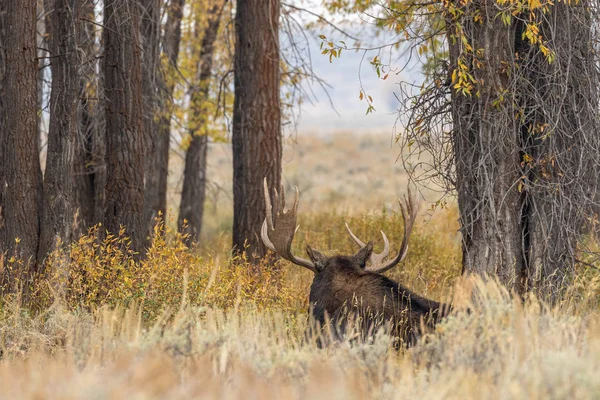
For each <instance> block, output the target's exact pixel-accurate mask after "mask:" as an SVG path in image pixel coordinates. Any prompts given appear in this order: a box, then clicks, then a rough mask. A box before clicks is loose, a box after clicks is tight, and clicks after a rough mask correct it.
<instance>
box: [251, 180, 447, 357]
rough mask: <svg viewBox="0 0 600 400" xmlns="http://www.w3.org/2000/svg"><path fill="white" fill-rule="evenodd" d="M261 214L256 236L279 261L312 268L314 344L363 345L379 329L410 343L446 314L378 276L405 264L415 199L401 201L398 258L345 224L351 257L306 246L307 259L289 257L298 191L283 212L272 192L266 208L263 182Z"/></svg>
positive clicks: (311, 333) (440, 306)
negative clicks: (375, 248) (379, 250)
mask: <svg viewBox="0 0 600 400" xmlns="http://www.w3.org/2000/svg"><path fill="white" fill-rule="evenodd" d="M264 190H265V202H266V214H267V217H266V219H265V221H264V223H263V226H262V230H261V237H262V240H263V242H264V243H265V245H266V246H267V247H268V248H269V249H270V250H272V251H274V252H276V253H277V254H279V255H280V256H281V257H282V258H284V259H286V260H288V261H291V262H292V263H294V264H296V265H300V266H303V267H305V268H308V269H309V270H311V271H312V272H313V273H314V274H315V276H314V279H313V282H312V285H311V288H310V308H311V309H310V313H311V315H312V318H311V320H312V321H311V323H310V324H309V332H308V333H309V336H310V337H312V338H314V339H316V341H317V343H318V344H319V346H323V345H327V344H329V343H331V342H336V341H342V340H359V341H362V342H365V341H368V340H370V339H372V338H373V337H374V335H375V334H376V333H377V332H379V331H381V330H383V331H384V332H386V333H388V334H390V335H391V336H392V338H393V339H394V346H395V347H401V346H403V345H411V344H413V343H414V342H415V340H416V339H417V338H418V337H419V336H420V335H421V334H422V333H423V330H424V329H430V328H432V327H433V326H434V325H435V324H436V323H437V322H438V321H439V320H440V318H441V317H443V316H444V315H445V314H446V313H447V312H448V310H449V307H448V306H447V305H444V304H441V303H438V302H436V301H433V300H429V299H426V298H424V297H421V296H418V295H416V294H415V293H412V292H411V291H410V290H409V289H407V288H405V287H403V286H402V285H400V284H399V283H397V282H394V281H393V280H391V279H389V278H387V277H385V276H384V275H381V274H382V273H383V272H385V271H388V270H390V269H391V268H393V267H395V266H396V265H398V264H399V263H400V262H402V261H403V260H404V258H405V257H406V254H407V251H408V240H409V237H410V234H411V231H412V228H413V225H414V222H415V219H416V217H417V207H415V204H414V199H413V198H412V197H411V196H410V193H409V196H408V197H406V198H405V199H404V200H405V201H404V203H402V202H399V203H400V210H401V212H402V218H403V221H404V238H403V240H402V245H401V246H400V251H399V252H398V254H397V255H396V256H395V257H393V258H391V259H389V260H386V259H387V258H388V255H389V248H390V246H389V241H388V239H387V237H386V235H385V233H383V232H381V234H382V236H383V241H384V250H383V252H382V253H380V254H377V253H374V252H373V244H372V242H368V243H366V244H365V243H364V242H362V241H361V240H360V239H359V238H357V237H356V236H355V235H354V234H353V233H352V231H351V230H350V228H349V227H348V225H347V224H346V229H347V230H348V233H349V234H350V237H351V238H352V239H353V240H354V242H355V243H356V244H357V245H358V246H359V247H360V250H358V252H357V253H356V254H354V255H351V256H343V255H339V256H333V257H327V256H325V255H323V254H321V253H320V252H319V251H317V250H314V249H312V248H311V247H310V246H307V247H306V252H307V253H308V257H309V259H308V260H307V259H304V258H300V257H296V256H295V255H293V254H292V251H291V245H292V240H293V238H294V234H295V232H296V230H297V225H296V217H297V208H298V197H299V194H298V188H296V196H295V200H294V204H293V206H292V208H291V209H290V210H288V211H285V210H284V207H285V200H284V194H283V188H282V189H281V196H279V195H278V193H277V191H275V193H274V202H275V204H274V207H273V206H272V205H271V200H270V197H269V192H268V187H267V182H266V180H265V183H264Z"/></svg>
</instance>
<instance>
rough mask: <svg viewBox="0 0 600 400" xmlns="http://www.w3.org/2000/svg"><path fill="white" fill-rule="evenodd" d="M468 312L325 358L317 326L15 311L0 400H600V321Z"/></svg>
mask: <svg viewBox="0 0 600 400" xmlns="http://www.w3.org/2000/svg"><path fill="white" fill-rule="evenodd" d="M455 302H456V304H459V303H460V304H462V305H468V306H470V307H471V308H472V309H473V312H472V313H471V314H470V315H466V314H464V313H458V314H457V315H455V316H452V317H450V318H448V319H447V320H446V321H445V322H444V323H443V324H442V325H440V326H439V327H438V329H437V331H436V332H435V333H433V334H430V335H428V336H427V337H426V338H424V339H423V340H421V342H420V343H419V344H418V345H417V346H416V347H414V348H412V349H410V350H408V351H401V352H400V353H398V352H396V351H394V350H392V349H390V347H389V343H388V340H386V338H385V337H383V336H382V337H378V338H377V340H376V341H375V343H374V344H372V345H368V346H365V345H354V346H350V345H349V344H348V343H342V344H340V345H339V346H337V347H334V348H329V349H324V350H320V349H317V348H315V347H314V346H313V345H309V344H306V343H304V342H303V340H302V334H301V332H302V331H303V328H304V325H305V315H302V314H297V313H289V312H283V311H277V310H258V309H256V308H254V307H251V306H250V307H247V306H246V305H241V306H239V307H237V308H232V309H229V310H227V311H223V310H219V309H215V308H212V307H210V306H184V307H183V308H181V309H179V310H173V311H172V314H169V313H168V312H167V313H164V314H162V315H161V316H160V318H158V319H157V320H156V321H155V322H154V323H152V324H149V325H145V324H144V323H143V317H142V314H143V312H142V310H141V308H140V307H139V305H138V304H137V303H132V304H130V306H129V307H128V308H122V307H116V308H110V307H108V306H105V307H100V308H97V309H95V310H94V311H93V312H91V313H73V312H67V311H66V310H65V309H63V308H62V307H61V306H60V305H59V304H55V305H54V306H53V307H51V308H50V309H49V310H47V312H45V313H44V314H42V315H39V316H37V317H29V316H27V315H26V314H23V310H22V309H20V308H19V306H18V304H15V303H11V304H8V305H6V307H5V308H4V309H3V314H2V325H0V336H1V337H2V351H3V358H2V361H0V382H3V384H2V386H1V388H0V397H2V398H10V399H21V398H22V399H28V398H35V399H40V398H98V399H104V398H111V399H112V398H143V399H146V398H210V399H213V398H227V399H236V398H240V399H247V398H256V399H270V398H272V399H294V398H310V399H321V398H323V399H328V400H330V399H333V398H335V399H337V398H339V399H348V398H350V399H353V398H354V399H364V398H373V399H377V398H390V397H391V398H405V396H411V397H412V398H427V399H438V398H439V399H442V398H443V399H446V398H449V399H465V398H511V399H513V398H539V399H547V398H565V399H567V398H568V399H572V398H590V399H591V398H597V396H598V394H599V393H600V329H599V327H600V325H599V322H600V320H599V319H598V315H597V314H595V313H593V312H590V310H589V309H584V310H582V309H581V308H579V307H578V305H577V304H570V305H563V306H561V307H558V308H548V307H545V306H544V305H543V304H540V303H539V302H537V301H536V300H535V299H529V300H528V301H527V302H525V303H524V304H523V303H522V302H521V301H520V300H515V299H514V298H513V297H511V296H510V295H509V294H508V293H507V292H506V291H505V290H504V289H503V288H501V287H499V286H497V285H495V284H494V283H493V282H488V283H484V282H483V281H482V280H480V279H470V280H466V281H463V282H461V284H460V285H459V286H458V287H457V291H456V295H455Z"/></svg>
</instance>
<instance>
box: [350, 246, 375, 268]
mask: <svg viewBox="0 0 600 400" xmlns="http://www.w3.org/2000/svg"><path fill="white" fill-rule="evenodd" d="M371 253H373V242H371V241H369V243H367V244H366V245H365V247H363V248H361V249H360V250H359V251H358V253H356V254H355V255H354V260H355V261H356V262H357V263H358V265H360V267H361V268H365V267H366V266H367V260H368V259H369V257H371Z"/></svg>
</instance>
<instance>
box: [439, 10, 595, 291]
mask: <svg viewBox="0 0 600 400" xmlns="http://www.w3.org/2000/svg"><path fill="white" fill-rule="evenodd" d="M470 7H478V11H479V15H480V16H481V17H482V18H483V22H473V19H472V16H473V15H475V9H470V10H468V11H467V12H465V13H464V17H462V19H461V21H460V22H461V24H462V27H463V28H464V30H465V33H466V36H467V37H468V38H469V43H470V45H471V46H472V48H473V49H474V50H473V51H474V52H475V51H478V52H479V55H478V56H477V57H478V59H477V60H476V59H475V57H474V56H473V54H467V55H466V57H465V53H464V48H462V44H461V41H460V40H453V39H452V37H451V35H453V34H455V33H456V30H455V27H456V25H453V24H452V21H449V22H448V26H449V29H448V33H449V35H450V37H449V39H448V43H449V44H450V45H449V56H450V61H451V65H450V67H451V70H452V71H454V70H456V69H457V68H458V62H459V59H461V62H462V63H463V65H464V64H465V63H466V64H467V65H468V67H469V72H470V73H471V74H472V75H473V76H474V77H475V79H476V80H477V82H478V84H477V88H476V90H478V91H479V93H478V95H477V96H475V95H466V96H465V95H463V94H460V93H458V92H457V91H456V90H453V91H452V117H453V122H454V132H453V151H454V157H455V163H456V176H457V190H458V201H459V209H460V221H461V231H462V235H463V266H464V270H465V271H468V272H475V273H485V274H489V275H492V276H497V277H498V278H499V280H500V281H501V282H502V283H504V284H506V285H508V286H509V287H513V288H515V289H517V291H518V292H520V293H524V292H526V291H528V290H532V289H533V290H535V291H536V292H537V293H539V294H542V295H543V296H544V297H546V298H549V299H555V298H557V295H558V294H559V293H560V291H561V290H562V288H564V287H566V285H565V281H567V280H568V279H569V278H570V277H571V276H572V272H573V267H574V260H575V250H576V246H577V240H578V237H579V234H580V229H581V226H582V225H583V219H584V213H585V211H586V210H588V209H589V204H590V202H591V201H594V200H595V199H596V196H595V193H597V190H598V184H597V183H596V182H597V176H596V175H597V172H598V166H597V158H598V155H599V154H598V153H599V149H600V139H598V135H597V133H596V132H597V130H598V120H597V117H596V115H597V103H598V99H597V94H596V93H597V91H598V82H597V71H596V69H595V67H594V56H593V49H594V47H593V44H592V36H591V31H590V29H591V28H590V27H591V23H590V22H589V11H586V8H585V7H580V6H572V5H565V4H562V3H557V4H556V5H553V6H551V7H550V12H549V13H547V14H542V13H540V15H539V17H538V18H539V20H540V27H541V29H540V32H541V33H542V37H543V38H544V40H546V41H547V43H549V45H550V46H551V49H552V51H553V52H554V56H555V60H554V62H549V61H548V59H547V58H546V56H545V55H544V54H543V53H542V52H541V51H540V49H539V43H538V44H531V43H530V42H529V41H528V40H527V39H526V38H525V35H524V29H525V25H524V23H523V22H522V19H519V18H514V19H513V21H512V23H511V24H509V25H505V24H504V23H503V22H502V21H501V18H500V17H498V11H497V8H496V5H495V3H494V2H491V3H487V2H480V3H473V5H472V6H470ZM537 12H539V11H537ZM525 19H526V18H525ZM461 57H462V58H461ZM475 65H477V67H475Z"/></svg>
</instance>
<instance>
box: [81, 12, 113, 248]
mask: <svg viewBox="0 0 600 400" xmlns="http://www.w3.org/2000/svg"><path fill="white" fill-rule="evenodd" d="M94 7H95V6H94V0H84V1H83V2H82V4H81V6H80V11H79V15H80V16H81V20H80V21H79V22H78V29H77V48H78V51H80V52H81V53H82V54H83V60H82V62H81V63H80V65H79V69H78V78H79V102H78V105H77V109H78V117H77V119H78V132H77V138H76V140H75V143H74V148H73V168H74V177H73V178H74V179H73V192H74V196H75V199H74V201H75V206H74V212H75V216H76V220H75V221H74V229H75V232H74V234H75V236H76V237H77V236H79V235H81V234H83V233H85V232H86V231H87V230H88V229H89V228H90V227H92V226H93V225H95V224H97V223H101V222H102V220H103V218H102V217H103V216H102V214H103V204H104V199H103V196H104V185H105V183H106V168H105V162H104V155H105V150H104V149H105V135H104V131H103V130H102V129H101V128H102V124H101V121H100V117H101V113H100V108H99V107H98V100H97V97H98V92H99V84H98V78H97V73H96V71H97V67H98V63H97V62H96V59H97V58H98V50H97V47H96V42H97V37H96V33H95V30H94V25H93V24H92V22H91V21H94V19H95V11H94Z"/></svg>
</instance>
